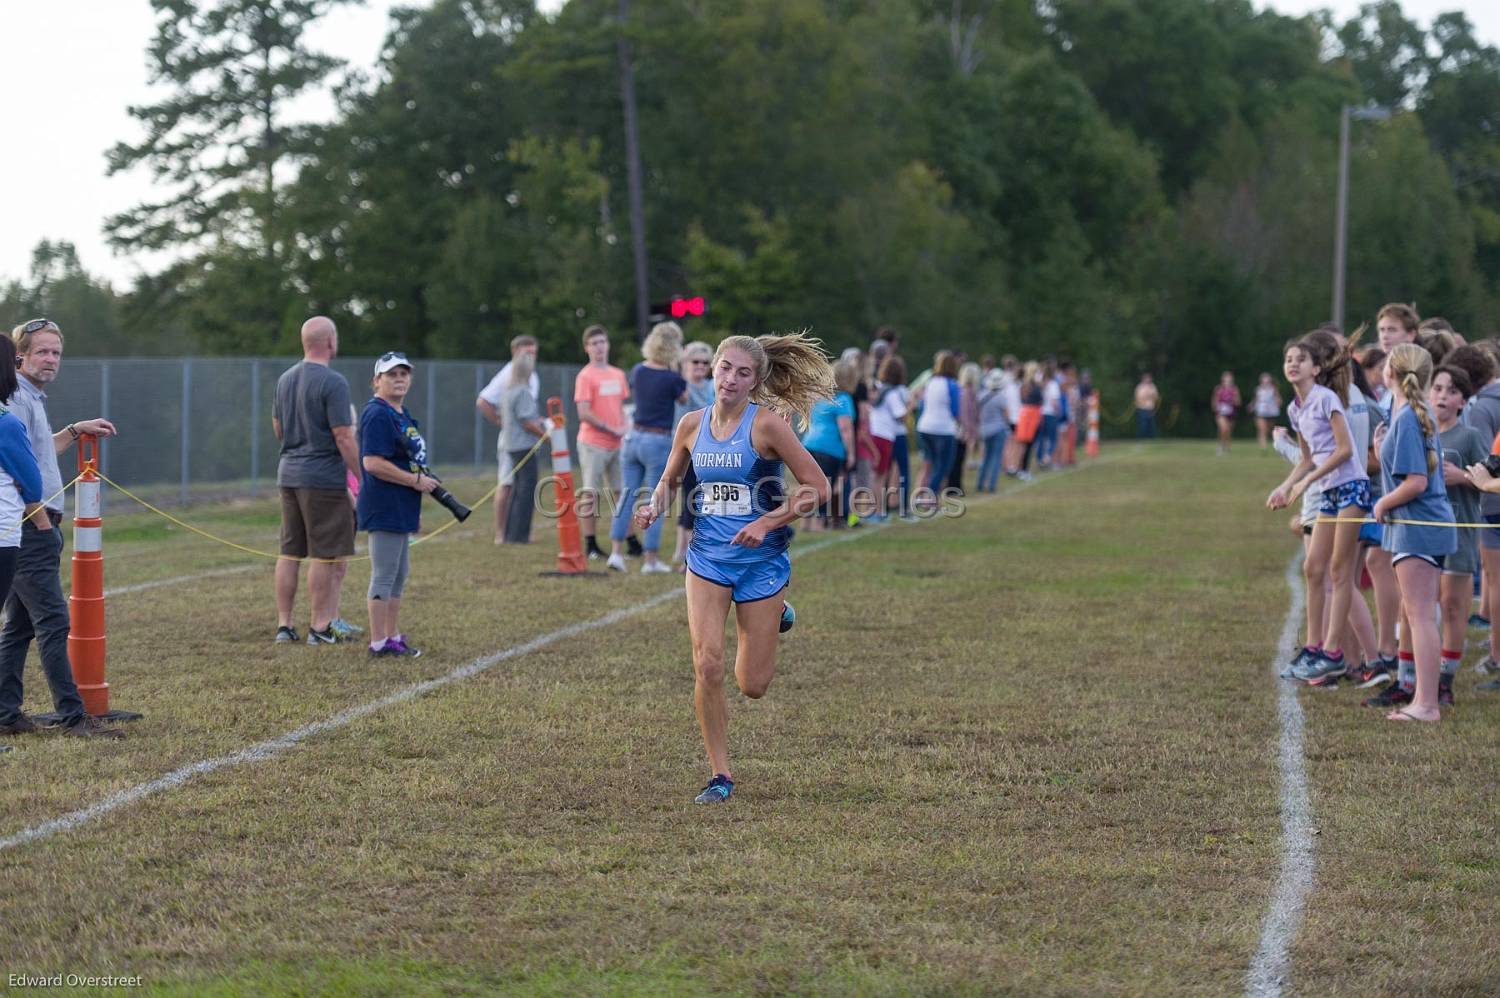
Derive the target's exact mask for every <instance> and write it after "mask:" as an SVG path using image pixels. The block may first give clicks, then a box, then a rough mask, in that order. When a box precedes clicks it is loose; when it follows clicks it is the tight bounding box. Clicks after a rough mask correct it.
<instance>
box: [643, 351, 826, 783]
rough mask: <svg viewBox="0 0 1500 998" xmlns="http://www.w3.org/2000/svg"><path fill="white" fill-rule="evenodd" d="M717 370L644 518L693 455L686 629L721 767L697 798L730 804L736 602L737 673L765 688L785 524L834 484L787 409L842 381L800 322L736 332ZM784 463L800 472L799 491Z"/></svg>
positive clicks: (799, 409)
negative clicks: (728, 636)
mask: <svg viewBox="0 0 1500 998" xmlns="http://www.w3.org/2000/svg"><path fill="white" fill-rule="evenodd" d="M711 369H712V371H713V375H712V377H713V379H714V402H713V404H712V405H710V406H708V407H707V408H705V409H700V410H698V411H696V412H690V413H688V414H687V415H685V416H683V417H682V421H681V422H679V423H678V424H677V431H676V433H675V435H674V437H673V439H672V450H671V452H670V454H669V456H668V458H667V467H666V470H665V471H664V472H663V473H662V477H661V482H660V484H658V485H657V487H656V491H655V492H654V493H653V494H652V496H651V501H650V502H649V503H647V504H645V505H644V506H642V507H641V508H640V509H638V510H637V511H636V523H637V525H639V526H640V528H641V529H642V530H644V529H646V528H647V527H649V526H651V524H652V523H654V522H655V521H656V519H657V518H658V517H660V516H661V515H662V514H663V513H665V512H666V511H667V510H668V509H670V508H671V505H672V499H673V497H674V496H675V495H676V492H677V488H678V485H679V484H680V483H681V481H682V478H683V476H684V475H685V474H686V473H687V469H688V467H689V465H691V466H692V468H693V471H694V472H695V473H696V474H697V476H698V485H697V487H696V488H695V489H694V490H693V494H692V495H690V496H688V497H687V498H686V501H687V502H689V503H691V504H692V509H693V515H694V517H695V518H696V529H695V530H694V531H693V540H692V544H691V546H690V547H689V548H688V552H687V567H688V575H687V605H688V630H689V632H690V633H691V635H692V644H693V673H694V680H695V681H694V686H693V706H694V709H695V710H696V712H697V715H698V726H699V728H700V729H701V730H702V733H703V746H704V748H705V749H706V750H707V752H708V761H709V765H710V767H711V770H712V778H711V779H710V780H709V782H708V786H706V787H704V788H703V790H702V792H701V793H699V794H698V796H697V797H696V798H695V799H694V803H696V804H719V803H723V802H724V801H727V800H728V799H729V795H730V793H731V792H733V790H734V778H733V776H732V774H731V771H730V768H729V735H728V723H729V720H728V711H727V706H726V704H725V700H724V629H725V618H726V617H727V616H728V614H729V608H730V606H731V605H733V606H734V616H735V626H736V628H737V630H738V643H737V651H736V653H735V662H734V675H735V679H736V680H738V682H739V685H740V692H741V693H743V694H744V695H745V696H747V697H749V698H751V699H752V700H755V699H759V698H760V697H762V696H765V693H766V688H767V687H769V686H770V685H771V679H772V678H773V677H774V676H775V674H776V645H777V640H778V638H777V635H778V633H779V632H784V631H786V630H788V629H789V628H790V627H791V626H792V623H793V621H795V619H796V617H795V615H794V614H793V613H792V608H791V606H790V605H789V604H787V602H786V600H785V598H784V594H785V591H786V587H787V583H788V582H789V581H790V580H791V573H792V565H791V560H790V558H789V557H788V555H787V546H788V544H789V543H790V541H791V537H790V533H789V531H788V530H787V525H788V524H789V523H791V522H792V521H793V520H794V519H796V518H797V517H798V516H799V515H806V514H808V513H810V512H811V511H812V510H814V509H816V508H817V507H819V506H821V505H823V504H824V503H826V502H828V498H829V495H830V494H831V492H832V488H831V486H830V484H829V481H828V478H827V477H826V476H825V475H824V474H823V472H822V471H821V470H819V468H818V462H817V461H815V460H814V459H813V457H812V455H811V454H809V453H808V452H807V449H806V448H804V447H803V446H802V442H801V441H800V440H798V439H797V434H796V433H795V432H794V431H793V429H792V425H791V422H790V420H789V418H788V416H787V415H783V413H787V414H796V415H797V416H799V417H800V418H801V422H802V423H804V424H806V422H807V417H808V413H809V412H810V411H811V409H812V407H813V405H814V404H815V403H816V402H817V401H818V400H820V399H828V398H832V397H833V396H834V394H835V392H836V391H837V387H836V386H835V384H834V380H833V368H832V367H831V366H830V365H829V362H828V358H827V356H825V355H824V353H823V351H822V350H821V349H820V344H819V342H818V341H817V340H815V339H811V338H809V337H807V336H805V335H803V334H801V333H796V334H793V335H790V336H760V337H750V336H731V337H729V338H727V339H725V340H724V342H722V343H720V344H719V349H718V351H717V352H716V353H715V354H714V359H713V365H712V368H711ZM773 407H774V408H773ZM778 409H779V410H781V411H777V410H778ZM783 464H785V466H786V467H787V468H788V469H790V470H791V473H792V476H793V477H794V478H796V479H797V482H798V487H797V489H796V491H794V492H793V493H792V494H791V495H790V496H788V495H787V494H786V492H785V489H784V488H783V486H782V465H783Z"/></svg>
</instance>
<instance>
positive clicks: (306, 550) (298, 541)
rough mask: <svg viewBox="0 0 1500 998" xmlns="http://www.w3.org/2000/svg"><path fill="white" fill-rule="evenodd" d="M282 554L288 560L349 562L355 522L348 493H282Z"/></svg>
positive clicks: (290, 491)
mask: <svg viewBox="0 0 1500 998" xmlns="http://www.w3.org/2000/svg"><path fill="white" fill-rule="evenodd" d="M281 553H282V554H284V555H286V556H288V557H290V558H306V557H308V556H309V555H311V556H312V557H314V558H348V557H349V556H351V555H353V554H354V518H353V517H352V516H350V515H349V491H348V490H347V489H288V488H283V489H282V490H281Z"/></svg>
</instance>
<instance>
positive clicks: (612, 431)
mask: <svg viewBox="0 0 1500 998" xmlns="http://www.w3.org/2000/svg"><path fill="white" fill-rule="evenodd" d="M583 350H584V353H586V354H588V358H589V362H588V364H586V365H585V366H584V368H583V370H581V371H579V372H578V378H577V380H576V381H575V382H574V383H573V401H574V402H576V403H577V404H578V464H579V467H580V469H581V470H582V472H583V484H582V487H581V488H579V490H578V522H579V526H581V527H582V528H583V538H584V546H585V550H586V551H587V552H588V556H589V558H590V559H591V560H592V559H596V558H603V557H605V554H604V551H603V549H602V548H600V547H599V542H598V540H596V539H595V537H594V525H595V521H596V518H597V517H598V514H599V488H600V486H601V485H604V486H607V487H608V489H609V490H610V493H611V494H612V495H614V496H615V497H616V498H618V497H619V494H620V487H621V485H622V484H623V483H622V476H621V473H620V441H621V440H623V439H624V438H625V432H626V431H627V430H628V429H629V428H630V427H629V425H628V424H627V423H626V422H625V400H626V399H627V398H629V397H630V384H629V382H627V381H626V379H625V372H624V371H622V370H620V369H619V368H618V367H615V366H614V365H612V364H611V363H610V362H609V331H608V330H607V329H605V328H604V327H603V326H597V325H596V326H590V327H588V328H587V329H585V330H584V331H583ZM629 540H630V541H631V542H632V543H631V545H630V553H631V554H632V555H638V554H640V542H639V541H637V540H636V539H635V537H634V536H631V537H630V538H629Z"/></svg>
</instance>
